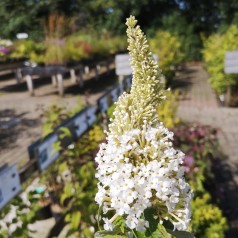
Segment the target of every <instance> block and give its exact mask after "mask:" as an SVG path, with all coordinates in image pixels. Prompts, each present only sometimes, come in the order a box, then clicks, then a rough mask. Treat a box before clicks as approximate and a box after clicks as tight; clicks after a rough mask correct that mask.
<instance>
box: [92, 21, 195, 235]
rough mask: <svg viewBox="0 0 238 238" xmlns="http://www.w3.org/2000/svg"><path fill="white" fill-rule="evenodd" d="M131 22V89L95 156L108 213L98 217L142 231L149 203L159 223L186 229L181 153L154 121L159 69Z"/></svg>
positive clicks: (186, 191)
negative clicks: (105, 215) (166, 221)
mask: <svg viewBox="0 0 238 238" xmlns="http://www.w3.org/2000/svg"><path fill="white" fill-rule="evenodd" d="M136 23H137V21H136V20H135V18H134V17H130V18H128V19H127V23H126V25H127V26H128V29H127V35H128V43H129V47H128V50H129V52H130V55H131V66H132V69H133V79H132V88H131V92H130V93H129V94H126V93H124V94H123V95H122V96H121V97H120V98H119V100H118V102H117V103H116V109H115V111H114V116H115V119H114V120H113V121H112V123H111V124H110V125H109V132H108V134H107V143H104V144H102V145H101V147H100V150H99V152H98V154H97V156H96V162H97V163H98V168H97V173H96V177H97V178H98V180H99V182H98V193H97V195H96V202H97V203H98V204H99V205H100V206H102V208H103V213H104V214H107V213H108V212H109V211H110V214H111V213H112V214H113V216H112V217H111V218H110V219H108V218H103V220H104V223H105V224H104V229H105V230H113V228H114V224H113V222H114V221H115V219H116V218H117V217H119V216H120V217H123V218H124V219H125V223H126V225H127V227H128V228H130V229H136V230H137V231H143V230H145V229H146V228H147V227H149V222H148V221H147V220H146V219H145V216H144V211H145V210H146V209H148V208H153V211H154V214H153V215H154V217H155V218H157V219H158V220H159V221H160V223H163V221H164V220H169V221H170V222H172V223H173V225H174V228H175V229H178V230H186V229H187V226H188V223H189V221H190V207H189V203H190V198H191V191H190V188H189V185H188V184H187V183H186V182H185V180H184V177H183V174H184V170H183V168H182V167H181V164H182V163H183V157H184V154H183V153H182V152H180V151H176V150H175V149H174V148H173V146H172V142H171V140H172V139H173V133H172V132H170V131H169V130H168V129H167V128H165V127H164V126H163V123H161V122H159V118H158V114H157V106H158V103H160V102H161V101H162V100H163V99H164V97H163V90H162V86H161V84H160V77H161V72H160V71H159V70H158V65H157V64H156V62H154V60H153V57H152V54H151V53H150V51H149V46H148V43H147V40H146V38H145V36H144V35H143V33H142V31H141V30H140V27H139V26H136Z"/></svg>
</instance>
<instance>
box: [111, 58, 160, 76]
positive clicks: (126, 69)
mask: <svg viewBox="0 0 238 238" xmlns="http://www.w3.org/2000/svg"><path fill="white" fill-rule="evenodd" d="M153 57H154V60H155V61H156V62H158V59H159V57H158V55H156V54H153ZM130 58H131V57H130V55H129V54H118V55H116V58H115V64H116V75H124V76H126V75H131V74H132V68H131V65H130Z"/></svg>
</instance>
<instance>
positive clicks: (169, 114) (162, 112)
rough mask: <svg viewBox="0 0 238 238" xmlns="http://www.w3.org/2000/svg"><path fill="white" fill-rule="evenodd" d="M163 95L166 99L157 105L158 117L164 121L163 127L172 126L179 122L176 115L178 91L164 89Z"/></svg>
mask: <svg viewBox="0 0 238 238" xmlns="http://www.w3.org/2000/svg"><path fill="white" fill-rule="evenodd" d="M165 96H166V98H167V100H165V101H163V102H162V103H161V105H159V106H158V115H159V119H160V121H162V122H163V123H164V125H165V127H167V128H174V127H175V126H176V125H177V124H178V123H179V122H180V119H179V118H178V117H177V116H176V112H177V108H178V101H177V99H178V92H177V91H176V92H172V91H166V92H165Z"/></svg>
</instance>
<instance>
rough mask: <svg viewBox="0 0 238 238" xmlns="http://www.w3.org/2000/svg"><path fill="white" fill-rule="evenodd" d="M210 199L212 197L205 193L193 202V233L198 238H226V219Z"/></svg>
mask: <svg viewBox="0 0 238 238" xmlns="http://www.w3.org/2000/svg"><path fill="white" fill-rule="evenodd" d="M210 199H211V197H210V195H209V194H208V193H204V194H203V195H200V196H197V197H196V198H195V199H194V200H193V201H192V203H191V207H192V219H191V228H192V231H193V232H194V235H195V237H197V238H224V237H225V235H224V231H225V230H227V228H228V227H227V222H226V218H225V217H223V216H222V212H221V210H220V209H219V208H218V207H217V206H215V205H213V204H211V202H210Z"/></svg>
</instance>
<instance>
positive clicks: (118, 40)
mask: <svg viewBox="0 0 238 238" xmlns="http://www.w3.org/2000/svg"><path fill="white" fill-rule="evenodd" d="M126 48H127V42H126V38H125V37H121V36H113V37H112V36H110V35H103V36H101V37H95V38H94V42H93V53H94V54H95V55H100V56H106V55H110V54H115V53H116V52H120V51H125V50H126Z"/></svg>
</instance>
